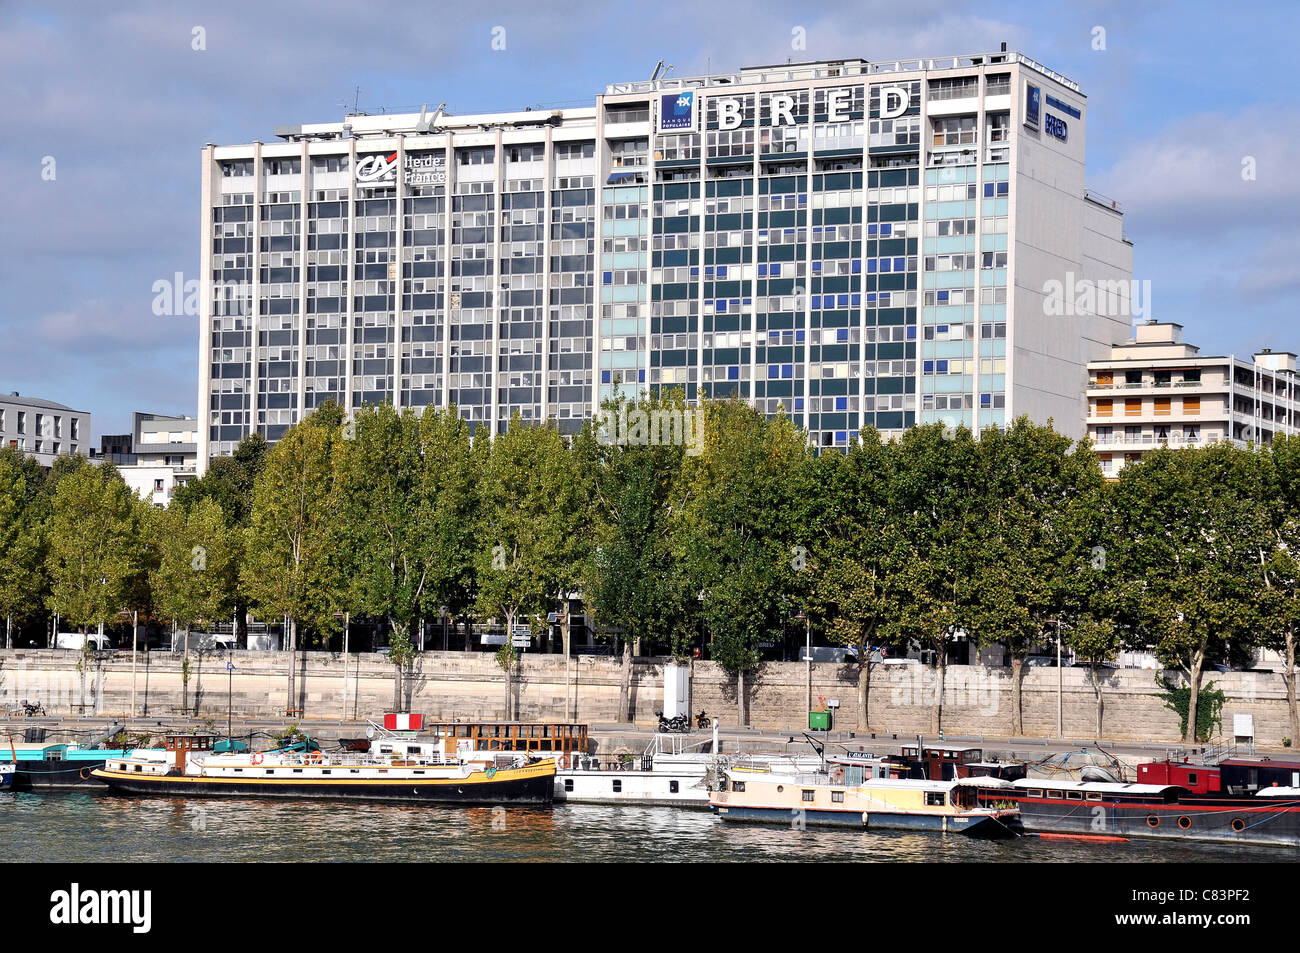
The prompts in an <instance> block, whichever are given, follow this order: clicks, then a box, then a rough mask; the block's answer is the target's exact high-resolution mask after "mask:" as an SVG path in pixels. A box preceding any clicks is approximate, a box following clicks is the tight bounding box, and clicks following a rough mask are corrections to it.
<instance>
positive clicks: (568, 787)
mask: <svg viewBox="0 0 1300 953" xmlns="http://www.w3.org/2000/svg"><path fill="white" fill-rule="evenodd" d="M564 790H565V791H572V790H573V778H565V779H564Z"/></svg>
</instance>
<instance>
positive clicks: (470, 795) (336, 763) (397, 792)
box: [92, 735, 555, 805]
mask: <svg viewBox="0 0 1300 953" xmlns="http://www.w3.org/2000/svg"><path fill="white" fill-rule="evenodd" d="M212 747H213V743H212V739H211V738H210V737H208V736H203V735H168V736H167V738H166V745H165V751H164V752H163V753H162V755H161V756H160V755H159V754H157V753H154V752H149V753H145V754H140V755H136V756H132V757H119V758H109V759H108V760H107V761H106V763H105V765H104V767H103V768H101V769H97V770H95V771H93V772H92V774H93V776H94V777H95V778H97V779H99V780H100V781H102V782H103V783H105V784H106V785H108V788H109V790H110V791H111V792H112V793H114V794H127V795H150V794H152V795H164V796H168V797H288V798H317V799H331V800H379V801H405V802H414V803H419V804H484V805H486V804H492V805H497V804H518V805H546V804H549V803H550V802H551V798H552V795H553V790H554V780H555V763H554V761H541V762H538V763H535V764H528V763H526V761H525V759H522V758H518V757H515V756H513V755H509V754H501V755H498V754H494V753H491V752H469V753H468V756H466V757H450V758H449V757H446V756H445V754H444V753H443V752H442V751H441V750H440V747H441V746H440V745H437V744H435V743H432V742H422V741H418V740H413V739H406V738H394V737H386V736H381V737H379V738H376V739H375V740H374V741H373V743H372V744H371V747H370V750H369V751H368V752H365V753H355V752H338V753H325V752H321V751H319V750H310V746H309V745H304V744H298V745H293V746H289V747H286V748H277V749H272V750H269V751H254V752H232V753H227V754H216V753H214V752H213V751H212Z"/></svg>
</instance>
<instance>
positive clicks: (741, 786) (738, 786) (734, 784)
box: [731, 781, 745, 791]
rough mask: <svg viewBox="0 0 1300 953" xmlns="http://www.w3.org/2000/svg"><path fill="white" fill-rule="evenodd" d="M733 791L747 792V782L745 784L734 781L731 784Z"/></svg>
mask: <svg viewBox="0 0 1300 953" xmlns="http://www.w3.org/2000/svg"><path fill="white" fill-rule="evenodd" d="M731 790H733V791H744V790H745V782H744V781H732V782H731Z"/></svg>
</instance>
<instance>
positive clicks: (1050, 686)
mask: <svg viewBox="0 0 1300 953" xmlns="http://www.w3.org/2000/svg"><path fill="white" fill-rule="evenodd" d="M667 661H670V660H667V659H661V658H637V659H634V660H633V664H632V678H631V689H630V693H629V694H630V707H631V713H630V714H631V720H632V721H634V722H636V723H637V724H639V725H642V726H650V725H653V724H654V723H655V711H656V710H657V709H661V708H662V707H663V697H664V696H663V686H664V663H665V662H667ZM228 662H229V663H232V664H233V665H234V670H233V671H232V672H229V673H228V672H227V663H228ZM683 664H689V665H690V668H691V676H690V680H689V686H690V696H689V698H690V706H691V711H692V712H698V711H699V710H700V709H704V710H706V711H707V712H708V713H709V714H710V715H711V716H713V717H716V718H718V719H719V720H720V722H721V723H722V724H723V725H726V726H734V725H737V724H739V716H738V711H737V698H736V682H735V679H733V678H731V677H730V676H728V675H727V674H726V673H725V672H724V671H722V670H721V669H720V668H719V667H718V666H717V665H715V664H713V663H711V662H699V661H697V662H694V663H683ZM811 668H812V692H811V694H812V699H813V702H814V705H818V704H820V703H822V702H826V701H831V700H837V701H838V702H839V707H838V710H837V712H836V715H835V727H836V728H837V729H849V730H852V729H858V728H862V727H863V726H862V724H861V721H860V719H859V714H860V711H859V704H858V684H857V679H858V670H857V666H856V665H853V664H849V665H843V664H832V663H818V664H814V665H812V666H811ZM345 672H346V687H345ZM288 674H289V655H288V653H284V652H245V651H236V652H232V653H229V654H215V655H204V656H199V655H192V656H191V657H190V670H189V679H188V682H186V681H185V680H184V679H183V671H182V659H181V656H180V655H179V654H173V653H169V652H147V653H146V652H140V653H138V655H137V656H136V660H135V675H134V686H135V687H134V693H135V714H136V715H147V716H151V717H152V716H157V717H159V718H161V719H166V718H167V717H175V716H180V715H182V714H187V713H188V714H189V715H191V716H196V717H198V718H200V719H206V718H211V719H213V720H220V719H222V718H224V717H225V716H226V714H227V705H228V704H229V706H230V708H231V709H232V710H233V713H234V714H235V715H236V716H237V717H241V718H267V717H289V718H302V719H304V720H312V721H364V720H365V719H366V718H374V717H376V716H378V715H379V714H381V713H382V712H385V711H392V710H394V709H397V710H409V711H417V712H423V713H424V715H425V717H426V718H428V719H431V720H437V721H442V720H453V719H457V718H459V719H463V720H504V719H506V718H507V707H506V706H507V690H509V691H510V692H511V699H510V706H511V708H510V713H511V714H513V715H515V717H517V718H518V719H520V720H524V721H564V720H571V721H579V722H586V723H588V724H608V723H613V722H616V721H617V720H618V714H619V694H620V686H621V683H622V676H623V669H622V665H621V661H620V660H619V659H616V658H610V657H607V656H605V657H602V656H576V657H573V658H571V659H568V660H567V662H566V659H565V658H564V657H563V656H559V655H529V654H525V655H524V656H523V658H522V659H521V662H520V667H519V670H518V673H517V675H515V676H514V677H513V678H511V679H510V683H509V685H507V679H506V674H505V673H504V672H503V671H502V670H501V668H500V667H499V666H498V665H497V664H496V659H495V656H493V655H492V654H489V653H481V652H425V653H423V654H421V655H419V656H418V657H417V658H416V660H415V662H414V663H413V665H412V667H411V669H410V671H409V672H407V673H406V674H405V675H404V677H403V684H402V696H401V698H400V700H398V701H397V702H396V704H395V697H394V666H393V665H392V664H391V663H389V662H388V661H387V659H385V658H383V657H382V656H378V655H369V654H365V655H350V656H348V657H347V658H346V659H345V658H344V657H343V656H342V655H339V654H332V653H328V652H305V653H298V655H297V660H296V685H295V698H294V699H293V700H292V702H291V700H290V699H289V698H288ZM1155 675H1156V673H1154V672H1151V671H1143V670H1138V669H1119V670H1110V671H1108V673H1107V675H1106V676H1105V677H1104V678H1103V679H1102V688H1103V697H1104V703H1105V711H1104V719H1103V723H1102V731H1101V737H1102V738H1103V739H1107V740H1114V741H1121V742H1171V743H1176V742H1177V741H1178V739H1179V723H1178V716H1177V715H1176V714H1175V713H1174V712H1173V711H1171V710H1170V709H1168V708H1167V707H1166V706H1165V703H1164V699H1163V697H1161V696H1160V688H1159V686H1157V684H1156V682H1155ZM1061 676H1062V679H1061V681H1062V684H1061V698H1062V708H1063V715H1064V719H1063V720H1064V728H1065V731H1064V734H1065V737H1066V738H1069V739H1097V732H1096V730H1095V719H1096V696H1095V695H1094V692H1093V688H1092V685H1091V683H1090V681H1089V677H1088V672H1087V671H1086V670H1085V669H1074V668H1067V669H1064V670H1063V671H1062V672H1061ZM937 682H938V673H937V671H936V670H934V669H929V668H924V667H922V666H919V665H882V666H877V667H875V668H873V670H872V674H871V693H870V700H869V713H870V730H872V731H875V732H878V733H886V734H898V735H899V736H905V735H912V734H916V733H917V732H926V733H929V732H930V729H931V711H932V706H933V704H934V699H935V696H936V694H937V691H938V687H937ZM1210 684H1213V685H1214V686H1215V687H1217V688H1219V689H1220V690H1221V691H1223V692H1224V693H1225V695H1226V701H1225V703H1224V706H1223V710H1222V728H1221V729H1220V731H1219V733H1218V736H1219V740H1227V741H1232V736H1233V731H1234V716H1235V715H1250V716H1252V717H1253V723H1254V738H1255V742H1256V743H1257V744H1258V745H1264V746H1280V745H1282V744H1283V739H1285V738H1287V737H1288V736H1289V735H1290V727H1289V719H1288V714H1287V705H1286V691H1285V686H1284V685H1283V682H1282V677H1281V675H1279V674H1268V673H1256V672H1230V673H1217V672H1212V673H1209V674H1207V675H1206V676H1205V678H1204V680H1203V685H1205V686H1209V685H1210ZM808 691H809V689H808V666H807V665H806V663H803V662H768V663H766V664H764V665H763V666H762V668H761V669H760V670H759V671H758V672H756V673H751V674H750V675H749V676H748V678H747V685H746V695H747V698H748V711H749V723H750V725H752V726H753V727H756V728H764V729H773V730H783V731H784V730H790V731H797V730H800V729H802V728H805V727H806V725H807V720H806V715H805V710H806V707H807V696H808ZM943 694H944V706H943V729H944V732H945V733H946V734H949V735H967V736H978V735H987V736H992V737H1006V736H1010V735H1012V734H1016V733H1015V732H1014V731H1013V725H1014V722H1013V718H1012V708H1013V692H1012V681H1011V671H1010V669H1009V668H986V667H981V666H950V667H949V668H948V669H947V674H946V679H945V686H944V692H943ZM345 699H346V701H345ZM22 701H29V702H33V703H36V702H39V703H40V704H42V705H43V706H44V707H45V709H46V711H47V712H48V713H49V714H51V715H57V714H69V715H93V716H105V717H122V716H126V715H127V714H128V713H130V712H131V706H132V658H131V653H130V652H116V653H109V654H107V655H106V656H103V657H99V658H91V659H85V660H84V661H83V660H82V657H81V654H80V653H79V652H76V651H67V650H63V651H60V650H49V649H41V650H29V649H13V650H0V710H3V709H4V708H7V707H8V706H14V705H17V704H19V703H20V702H22ZM1021 709H1022V712H1023V726H1024V730H1023V732H1022V733H1020V734H1022V735H1023V736H1024V737H1030V738H1048V737H1052V736H1054V735H1055V734H1056V719H1057V714H1056V712H1057V670H1056V669H1055V668H1050V667H1049V668H1026V669H1025V672H1024V676H1023V680H1022V700H1021ZM289 710H292V711H290V714H288V715H286V711H289ZM299 710H301V711H300V712H299ZM1291 740H1292V743H1293V744H1294V743H1295V739H1291Z"/></svg>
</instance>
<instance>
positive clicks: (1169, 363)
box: [1087, 321, 1300, 476]
mask: <svg viewBox="0 0 1300 953" xmlns="http://www.w3.org/2000/svg"><path fill="white" fill-rule="evenodd" d="M1088 378H1089V379H1088V391H1087V396H1088V420H1087V426H1088V438H1089V439H1090V440H1091V441H1092V442H1093V444H1094V445H1095V446H1094V449H1095V450H1096V452H1097V455H1098V458H1099V459H1100V461H1101V469H1102V472H1103V473H1104V474H1106V475H1107V476H1116V475H1118V473H1119V471H1120V470H1121V469H1123V467H1124V465H1125V464H1126V463H1129V462H1132V461H1134V460H1139V459H1141V457H1142V454H1144V453H1147V452H1149V451H1151V450H1153V449H1155V448H1156V447H1161V446H1170V447H1189V446H1190V447H1197V446H1206V445H1208V444H1213V443H1221V442H1223V441H1226V440H1230V441H1232V443H1233V444H1235V445H1236V446H1239V447H1247V446H1253V445H1258V444H1264V443H1268V442H1270V441H1271V440H1272V439H1273V438H1274V437H1275V436H1278V435H1280V434H1295V433H1298V432H1300V380H1297V378H1296V356H1295V354H1292V353H1291V352H1289V351H1271V350H1265V351H1261V352H1260V353H1258V354H1255V355H1253V357H1252V358H1251V359H1250V360H1249V361H1247V360H1244V359H1242V358H1238V357H1236V356H1234V355H1231V354H1229V355H1227V356H1220V357H1208V356H1203V355H1202V354H1201V353H1200V349H1199V348H1197V347H1194V346H1193V345H1191V344H1185V343H1183V328H1182V325H1180V324H1173V323H1167V322H1156V321H1150V322H1147V323H1145V324H1142V325H1139V326H1138V327H1137V329H1136V331H1135V332H1134V337H1133V339H1132V340H1131V341H1129V342H1127V343H1125V344H1120V345H1116V346H1115V347H1113V348H1112V349H1111V353H1110V355H1109V356H1108V357H1107V358H1106V359H1105V360H1100V361H1093V362H1092V363H1090V364H1089V365H1088Z"/></svg>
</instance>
